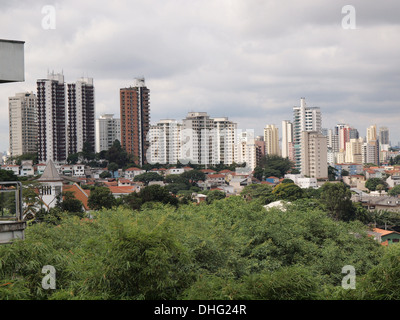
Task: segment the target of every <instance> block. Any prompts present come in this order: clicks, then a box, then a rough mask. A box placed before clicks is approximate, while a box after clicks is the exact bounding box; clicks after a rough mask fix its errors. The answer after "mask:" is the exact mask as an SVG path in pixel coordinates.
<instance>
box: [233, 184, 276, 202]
mask: <svg viewBox="0 0 400 320" xmlns="http://www.w3.org/2000/svg"><path fill="white" fill-rule="evenodd" d="M272 190H273V188H272V187H271V186H270V185H267V184H250V185H248V186H245V187H244V188H243V190H242V191H241V193H240V195H241V196H242V197H244V198H245V199H247V200H257V201H260V203H261V204H263V205H265V204H268V203H271V202H272V201H273V195H272Z"/></svg>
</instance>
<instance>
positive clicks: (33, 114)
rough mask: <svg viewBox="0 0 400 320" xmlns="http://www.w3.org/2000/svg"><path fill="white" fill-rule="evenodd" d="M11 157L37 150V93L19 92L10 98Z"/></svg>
mask: <svg viewBox="0 0 400 320" xmlns="http://www.w3.org/2000/svg"><path fill="white" fill-rule="evenodd" d="M8 108H9V138H10V155H11V157H16V156H20V155H23V154H26V153H35V152H37V140H38V110H37V101H36V95H35V94H33V93H32V92H30V93H29V92H26V93H17V94H16V95H15V96H14V97H9V98H8Z"/></svg>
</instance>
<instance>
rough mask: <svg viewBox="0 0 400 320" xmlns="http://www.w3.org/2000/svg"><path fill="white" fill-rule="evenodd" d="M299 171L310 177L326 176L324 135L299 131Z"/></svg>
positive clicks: (326, 164)
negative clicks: (300, 144) (300, 143)
mask: <svg viewBox="0 0 400 320" xmlns="http://www.w3.org/2000/svg"><path fill="white" fill-rule="evenodd" d="M301 141H302V149H301V158H302V160H301V173H302V174H303V175H305V176H308V177H310V178H316V179H327V178H328V159H327V143H326V136H324V135H323V134H321V133H320V132H313V131H303V132H302V133H301Z"/></svg>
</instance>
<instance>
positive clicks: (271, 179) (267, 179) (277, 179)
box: [265, 176, 279, 185]
mask: <svg viewBox="0 0 400 320" xmlns="http://www.w3.org/2000/svg"><path fill="white" fill-rule="evenodd" d="M265 181H267V182H270V183H272V184H273V185H277V184H279V178H278V177H274V176H272V177H268V178H266V179H265Z"/></svg>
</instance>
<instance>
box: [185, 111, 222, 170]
mask: <svg viewBox="0 0 400 320" xmlns="http://www.w3.org/2000/svg"><path fill="white" fill-rule="evenodd" d="M182 122H183V130H182V155H183V158H184V159H190V162H191V163H193V164H205V165H207V164H217V162H216V155H215V152H216V150H215V148H216V141H215V140H216V135H215V132H216V131H215V127H214V120H213V119H211V118H210V117H209V115H208V114H207V113H206V112H189V113H188V115H187V116H186V118H185V119H183V121H182Z"/></svg>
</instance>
